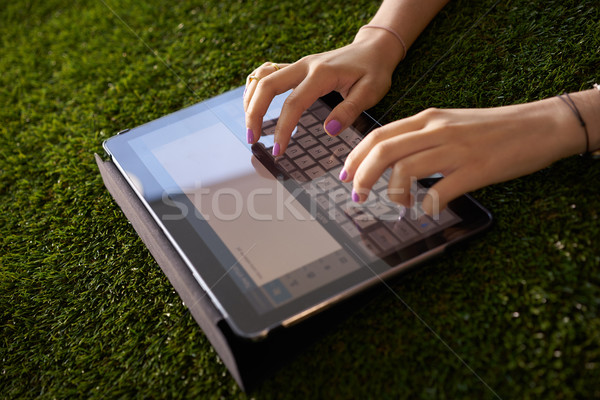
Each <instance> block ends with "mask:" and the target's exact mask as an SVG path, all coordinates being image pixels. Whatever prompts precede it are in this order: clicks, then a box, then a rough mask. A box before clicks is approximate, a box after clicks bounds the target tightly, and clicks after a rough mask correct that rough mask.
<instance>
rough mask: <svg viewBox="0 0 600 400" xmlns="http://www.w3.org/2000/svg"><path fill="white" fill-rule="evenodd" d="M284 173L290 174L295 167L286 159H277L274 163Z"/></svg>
mask: <svg viewBox="0 0 600 400" xmlns="http://www.w3.org/2000/svg"><path fill="white" fill-rule="evenodd" d="M276 163H277V164H279V165H280V166H281V168H283V169H284V170H285V171H286V172H288V173H289V172H292V171H293V170H295V169H296V166H295V165H294V164H293V163H292V162H291V161H290V160H289V159H288V158H285V157H284V158H279V159H277V161H276Z"/></svg>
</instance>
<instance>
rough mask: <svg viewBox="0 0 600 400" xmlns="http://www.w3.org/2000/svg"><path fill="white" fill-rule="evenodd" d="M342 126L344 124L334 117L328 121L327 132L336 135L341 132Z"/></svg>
mask: <svg viewBox="0 0 600 400" xmlns="http://www.w3.org/2000/svg"><path fill="white" fill-rule="evenodd" d="M341 128H342V124H340V122H339V121H337V120H335V119H332V120H331V121H329V122H328V123H327V125H325V132H327V134H328V135H329V136H336V135H337V134H338V133H340V129H341Z"/></svg>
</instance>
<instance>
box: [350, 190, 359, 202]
mask: <svg viewBox="0 0 600 400" xmlns="http://www.w3.org/2000/svg"><path fill="white" fill-rule="evenodd" d="M352 201H353V202H355V203H358V202H359V201H360V197H359V196H358V193H356V192H355V191H354V189H352Z"/></svg>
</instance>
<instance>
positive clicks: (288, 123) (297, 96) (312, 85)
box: [273, 75, 335, 155]
mask: <svg viewBox="0 0 600 400" xmlns="http://www.w3.org/2000/svg"><path fill="white" fill-rule="evenodd" d="M334 85H335V82H334V80H332V79H328V78H327V77H325V76H324V75H312V76H310V77H307V79H305V80H303V81H302V82H301V83H300V84H299V85H298V86H297V87H296V88H295V89H294V91H293V92H292V93H291V94H290V95H289V96H288V97H287V99H285V102H284V104H283V107H282V109H281V114H280V115H279V120H278V121H277V127H276V129H275V138H274V140H275V145H276V146H277V147H278V149H277V150H279V151H278V152H276V151H275V147H274V153H273V155H281V154H283V153H284V152H285V149H286V148H287V145H288V143H289V141H290V137H291V135H292V132H293V130H294V128H295V127H296V126H297V125H298V121H299V120H300V117H301V116H302V114H303V113H304V111H306V110H307V109H308V108H309V107H310V106H311V105H312V104H313V103H314V102H315V101H317V99H318V98H319V97H321V96H324V95H326V94H327V93H329V92H331V91H332V90H333V89H334ZM275 153H278V154H275Z"/></svg>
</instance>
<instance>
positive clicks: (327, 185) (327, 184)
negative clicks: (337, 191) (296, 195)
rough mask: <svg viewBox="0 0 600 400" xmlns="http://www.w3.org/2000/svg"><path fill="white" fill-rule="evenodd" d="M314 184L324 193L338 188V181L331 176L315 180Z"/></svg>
mask: <svg viewBox="0 0 600 400" xmlns="http://www.w3.org/2000/svg"><path fill="white" fill-rule="evenodd" d="M315 184H316V185H317V186H318V187H319V189H321V190H322V191H324V192H328V191H330V190H332V189H334V188H336V187H337V186H338V181H337V180H336V179H335V178H334V177H332V176H331V175H325V176H324V177H323V178H321V179H319V180H317V181H316V182H315Z"/></svg>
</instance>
